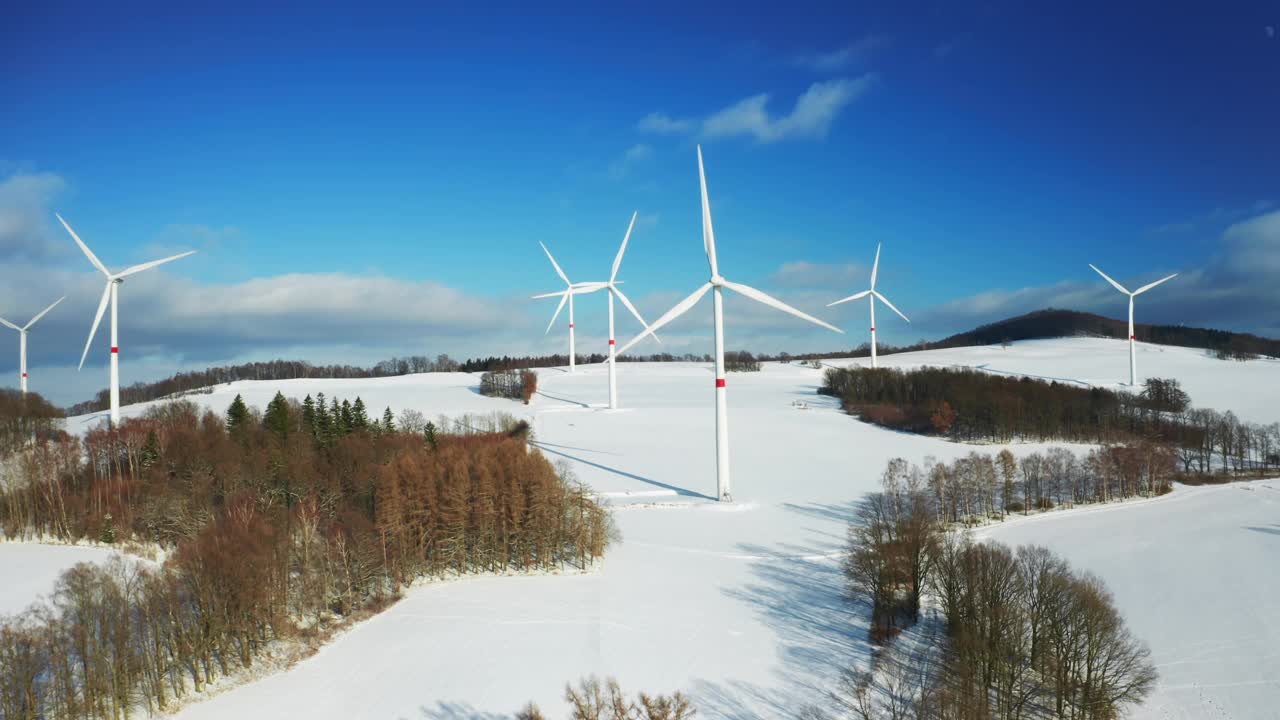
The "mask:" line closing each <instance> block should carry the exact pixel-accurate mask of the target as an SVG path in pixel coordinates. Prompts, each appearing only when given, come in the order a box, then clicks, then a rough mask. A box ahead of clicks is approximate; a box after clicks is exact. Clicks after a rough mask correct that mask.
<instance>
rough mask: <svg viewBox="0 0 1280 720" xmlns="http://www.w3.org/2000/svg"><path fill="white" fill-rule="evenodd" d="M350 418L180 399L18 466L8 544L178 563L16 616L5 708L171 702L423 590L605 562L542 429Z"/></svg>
mask: <svg viewBox="0 0 1280 720" xmlns="http://www.w3.org/2000/svg"><path fill="white" fill-rule="evenodd" d="M344 407H345V408H348V411H347V412H346V413H343V408H344ZM354 407H355V405H354V404H352V403H349V402H346V401H343V402H336V401H330V402H326V401H325V400H324V399H322V398H317V399H315V400H313V399H312V398H307V399H306V401H304V402H303V403H299V402H296V401H293V400H287V399H285V398H284V397H283V396H282V395H277V396H276V398H275V399H274V400H273V401H272V402H271V404H270V405H269V406H268V407H267V408H266V409H265V411H263V412H259V411H258V410H257V409H255V408H249V407H246V406H244V404H243V402H242V401H239V398H237V402H235V403H233V404H232V406H231V407H230V408H228V411H227V413H226V414H224V415H217V414H214V413H210V412H203V413H202V412H200V411H199V410H198V409H197V407H196V406H195V405H194V404H193V403H190V402H187V401H177V402H173V403H169V404H166V405H162V406H159V407H157V408H154V409H153V410H151V411H150V412H149V413H148V414H147V415H146V416H145V417H142V418H137V419H129V420H126V421H125V422H124V423H122V425H121V426H120V427H119V428H118V429H115V430H108V429H100V430H95V431H92V432H90V433H89V434H88V435H86V436H85V437H84V438H83V439H82V440H81V439H75V438H70V437H66V436H65V435H63V436H60V437H56V438H49V439H43V440H41V441H39V442H37V443H35V444H33V445H31V446H29V447H27V448H25V449H23V450H22V451H21V452H19V453H16V454H14V455H11V456H10V458H9V461H10V465H9V468H10V470H11V472H10V474H9V477H8V478H7V480H6V483H5V485H4V486H3V488H0V527H3V529H4V532H5V534H6V535H8V536H9V537H41V538H57V539H61V540H69V541H74V540H78V539H82V538H89V539H95V540H98V541H101V542H108V543H115V544H121V545H126V544H135V545H136V546H138V547H143V548H145V547H155V548H159V549H160V550H162V551H163V555H164V557H165V560H164V562H163V564H156V563H152V562H148V561H146V560H143V559H139V558H136V557H131V556H126V557H124V558H123V559H120V560H117V561H115V562H112V563H109V564H107V565H105V566H95V565H90V564H84V565H80V566H77V567H76V568H73V569H72V570H70V571H69V572H67V573H66V574H65V575H64V576H63V577H62V578H61V579H60V580H59V582H58V583H57V586H56V588H55V590H54V592H53V596H52V598H51V600H50V601H49V602H47V603H44V604H42V605H38V606H36V607H35V608H33V609H32V610H31V611H29V612H27V613H24V614H23V615H20V616H18V617H16V618H9V619H6V620H3V621H0V718H3V719H4V720H16V719H18V718H21V719H22V720H27V719H28V718H49V719H57V720H61V719H64V718H110V719H111V720H115V719H116V718H121V717H125V716H127V715H128V714H129V713H130V712H131V711H138V710H146V711H147V712H150V713H156V712H161V711H164V710H165V709H166V708H169V707H171V706H172V705H173V704H174V703H175V702H178V701H180V700H181V699H182V698H184V697H187V696H189V695H191V694H192V693H197V692H200V691H201V690H202V689H203V688H204V687H206V686H207V684H208V683H210V682H211V681H213V680H215V679H216V678H218V677H221V676H225V675H228V674H230V673H233V672H236V671H237V670H239V669H243V668H249V667H251V666H253V664H254V663H255V662H256V661H258V660H260V659H261V658H262V657H263V656H264V655H265V654H267V653H268V652H269V651H270V649H271V648H272V647H274V646H276V645H277V644H279V643H281V642H290V641H300V642H309V641H314V640H316V639H317V638H319V637H323V636H324V635H325V634H326V633H328V632H331V631H332V629H333V628H335V627H340V626H342V625H343V624H345V623H347V622H349V621H350V620H352V619H355V618H359V617H363V616H365V615H367V614H369V613H372V612H376V611H377V610H378V609H380V608H382V607H384V606H385V605H386V604H387V603H390V602H393V601H394V600H395V599H396V598H397V597H398V595H399V593H400V592H401V590H402V589H403V587H404V586H405V585H407V584H409V583H411V582H413V581H415V580H418V579H424V578H426V579H435V578H447V577H453V576H457V575H460V574H467V573H480V572H495V573H506V572H539V571H552V570H554V571H562V570H571V571H572V570H581V569H584V568H587V567H589V566H590V565H591V564H592V563H593V562H594V561H595V560H597V559H598V558H600V557H601V556H602V555H603V553H604V551H605V548H606V547H607V546H608V544H609V542H610V540H611V538H612V536H613V533H614V531H613V529H612V527H613V526H612V520H611V518H610V515H609V513H608V511H607V510H606V508H604V507H602V506H600V505H599V504H597V503H596V502H595V501H594V500H593V498H592V497H591V495H590V494H589V493H588V492H587V491H586V490H585V488H583V487H582V486H580V485H579V484H577V483H575V482H573V481H572V479H571V478H569V477H567V476H566V475H565V474H564V473H563V472H559V471H557V470H556V468H554V467H552V465H551V464H550V463H548V462H547V460H546V459H545V458H544V457H543V456H542V455H541V454H540V453H538V452H536V451H532V450H531V449H530V448H529V446H528V445H527V443H526V437H527V434H528V427H527V425H523V424H521V423H514V422H513V423H502V427H498V426H491V427H489V428H483V429H481V430H479V431H475V430H470V431H468V432H466V433H465V434H464V433H454V432H449V430H457V429H458V427H459V426H467V427H472V428H474V427H475V423H474V422H468V423H459V424H457V425H453V424H449V426H448V427H442V428H440V429H437V428H436V427H435V425H434V424H431V423H422V422H421V421H420V418H409V422H400V423H397V422H396V419H395V418H391V417H390V413H386V414H384V418H383V419H382V420H381V421H375V420H372V419H368V418H365V419H364V420H359V419H357V417H359V416H362V413H360V414H357V413H355V412H354ZM335 409H336V410H335ZM335 412H336V415H337V417H336V419H335V417H334V414H335ZM344 415H345V416H346V417H345V418H344ZM6 420H7V419H6ZM408 425H412V426H414V427H415V428H417V427H422V430H421V431H413V432H410V431H406V430H404V429H402V426H408Z"/></svg>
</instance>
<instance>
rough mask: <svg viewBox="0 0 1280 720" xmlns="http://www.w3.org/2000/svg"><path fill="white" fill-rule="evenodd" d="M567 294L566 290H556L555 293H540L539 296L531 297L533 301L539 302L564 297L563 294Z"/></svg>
mask: <svg viewBox="0 0 1280 720" xmlns="http://www.w3.org/2000/svg"><path fill="white" fill-rule="evenodd" d="M567 292H569V291H568V290H557V291H555V292H549V293H542V294H541V295H534V296H533V299H534V300H541V299H542V298H549V297H560V296H561V295H564V294H565V293H567Z"/></svg>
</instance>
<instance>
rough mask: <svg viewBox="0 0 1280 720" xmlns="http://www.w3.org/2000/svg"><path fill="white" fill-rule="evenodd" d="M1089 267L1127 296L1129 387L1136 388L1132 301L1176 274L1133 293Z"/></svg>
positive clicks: (1136, 367) (1175, 274) (1136, 361)
mask: <svg viewBox="0 0 1280 720" xmlns="http://www.w3.org/2000/svg"><path fill="white" fill-rule="evenodd" d="M1089 267H1091V268H1093V271H1094V272H1096V273H1098V274H1099V275H1101V276H1102V278H1103V279H1104V280H1106V281H1107V282H1109V283H1111V284H1112V285H1114V286H1115V288H1116V289H1117V290H1119V291H1120V292H1122V293H1124V294H1125V295H1128V296H1129V386H1130V387H1136V386H1137V384H1138V359H1137V356H1136V355H1135V354H1134V342H1135V341H1136V338H1135V337H1134V334H1133V299H1134V298H1136V297H1138V296H1139V295H1141V294H1142V293H1144V292H1146V291H1148V290H1150V289H1151V288H1153V287H1155V286H1157V285H1159V284H1160V283H1162V282H1164V281H1166V280H1172V279H1173V278H1176V277H1178V273H1174V274H1172V275H1170V276H1168V277H1162V278H1160V279H1159V280H1157V281H1155V282H1153V283H1148V284H1146V285H1143V286H1142V287H1140V288H1138V289H1137V290H1134V291H1133V292H1129V290H1128V289H1127V288H1125V286H1123V285H1121V284H1120V283H1118V282H1116V281H1115V280H1112V279H1111V278H1109V277H1107V274H1106V273H1104V272H1102V271H1101V270H1099V269H1098V268H1096V267H1094V266H1093V263H1090V264H1089Z"/></svg>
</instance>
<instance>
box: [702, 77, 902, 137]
mask: <svg viewBox="0 0 1280 720" xmlns="http://www.w3.org/2000/svg"><path fill="white" fill-rule="evenodd" d="M876 81H877V75H876V74H875V73H867V74H865V75H862V76H860V77H858V78H843V79H839V80H827V81H823V82H816V83H814V84H813V85H810V86H809V89H808V90H806V91H805V92H804V93H803V94H801V95H800V97H799V98H797V99H796V104H795V106H794V107H793V108H792V110H791V112H790V113H787V114H786V115H771V114H770V113H769V110H768V107H767V106H768V104H769V95H768V94H767V93H761V94H759V95H753V96H751V97H748V98H745V99H743V100H739V101H738V102H736V103H734V104H733V105H730V106H729V107H727V108H725V109H723V110H720V111H719V112H716V113H713V114H712V115H711V116H709V117H707V118H706V119H705V120H703V121H702V134H703V135H704V136H706V137H708V138H722V137H743V136H745V137H752V138H755V140H756V141H757V142H762V143H769V142H777V141H779V140H789V139H795V138H811V139H812V138H819V139H820V138H823V137H826V135H827V132H828V131H829V130H830V128H831V124H832V123H833V122H834V121H835V119H836V117H837V116H839V114H840V112H841V111H842V110H844V108H845V107H847V106H848V105H849V104H851V103H853V102H854V101H855V100H857V99H858V98H860V97H862V96H863V95H864V94H866V92H867V91H868V90H870V89H871V88H872V87H873V86H874V85H875V84H876Z"/></svg>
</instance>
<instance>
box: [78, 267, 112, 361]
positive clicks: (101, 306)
mask: <svg viewBox="0 0 1280 720" xmlns="http://www.w3.org/2000/svg"><path fill="white" fill-rule="evenodd" d="M113 282H115V281H114V280H108V281H107V287H106V288H104V289H103V290H102V302H100V303H98V314H97V315H95V316H94V317H93V327H91V328H89V339H88V340H85V341H84V353H83V354H81V355H80V367H79V368H76V369H77V370H83V369H84V359H85V358H87V357H89V346H90V345H92V344H93V336H94V335H96V334H97V333H98V324H99V323H101V322H102V313H104V312H106V311H107V301H108V300H110V299H111V283H113Z"/></svg>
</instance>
